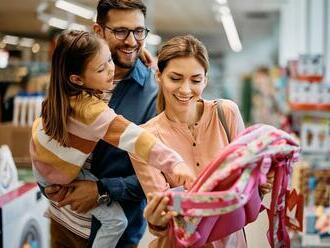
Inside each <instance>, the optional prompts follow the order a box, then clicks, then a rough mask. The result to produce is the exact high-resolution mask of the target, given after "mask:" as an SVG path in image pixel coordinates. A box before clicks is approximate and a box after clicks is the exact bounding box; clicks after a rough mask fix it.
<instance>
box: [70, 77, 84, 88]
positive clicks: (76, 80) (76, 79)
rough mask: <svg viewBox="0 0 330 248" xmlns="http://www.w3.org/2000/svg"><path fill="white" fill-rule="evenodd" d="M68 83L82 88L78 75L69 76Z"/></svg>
mask: <svg viewBox="0 0 330 248" xmlns="http://www.w3.org/2000/svg"><path fill="white" fill-rule="evenodd" d="M69 79H70V81H71V83H73V84H76V85H79V86H83V85H84V83H83V82H82V81H81V78H80V77H79V76H78V75H70V78H69Z"/></svg>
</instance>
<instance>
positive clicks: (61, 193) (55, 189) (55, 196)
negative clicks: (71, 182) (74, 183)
mask: <svg viewBox="0 0 330 248" xmlns="http://www.w3.org/2000/svg"><path fill="white" fill-rule="evenodd" d="M68 190H69V188H68V187H66V186H63V185H56V184H54V185H51V186H47V187H46V188H45V194H46V195H47V198H48V199H49V200H51V201H54V202H59V201H62V200H63V199H64V198H65V196H66V194H67V193H68Z"/></svg>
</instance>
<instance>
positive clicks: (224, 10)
mask: <svg viewBox="0 0 330 248" xmlns="http://www.w3.org/2000/svg"><path fill="white" fill-rule="evenodd" d="M218 13H219V14H220V15H221V16H224V15H231V13H230V9H229V7H228V6H220V7H219V8H218Z"/></svg>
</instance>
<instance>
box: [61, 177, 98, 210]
mask: <svg viewBox="0 0 330 248" xmlns="http://www.w3.org/2000/svg"><path fill="white" fill-rule="evenodd" d="M68 187H70V188H72V190H70V192H69V193H68V195H67V196H66V197H65V198H64V200H62V201H60V202H59V205H58V206H59V207H64V206H66V205H70V206H71V209H72V210H73V211H76V212H77V213H86V212H88V211H89V210H91V209H93V208H95V207H97V198H98V190H97V185H96V182H95V181H88V180H75V181H74V182H73V183H70V184H69V185H68Z"/></svg>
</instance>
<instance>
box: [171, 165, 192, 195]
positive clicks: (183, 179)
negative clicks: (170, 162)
mask: <svg viewBox="0 0 330 248" xmlns="http://www.w3.org/2000/svg"><path fill="white" fill-rule="evenodd" d="M173 174H174V175H175V176H176V177H177V178H178V184H179V185H183V186H184V187H185V188H186V189H190V188H191V186H192V185H193V183H194V181H195V180H196V176H195V174H194V172H193V171H192V170H191V169H190V168H189V167H188V166H187V165H186V164H184V163H180V164H177V165H176V166H175V167H174V168H173Z"/></svg>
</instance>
